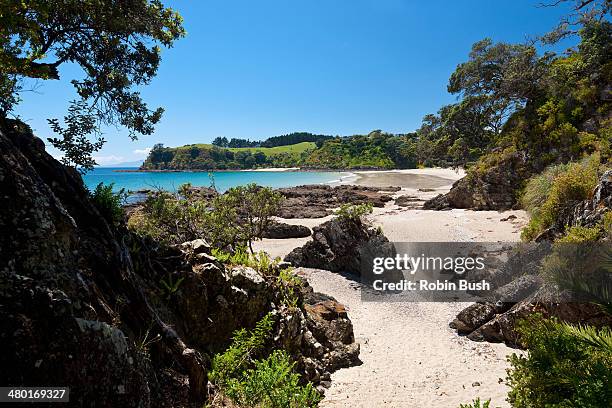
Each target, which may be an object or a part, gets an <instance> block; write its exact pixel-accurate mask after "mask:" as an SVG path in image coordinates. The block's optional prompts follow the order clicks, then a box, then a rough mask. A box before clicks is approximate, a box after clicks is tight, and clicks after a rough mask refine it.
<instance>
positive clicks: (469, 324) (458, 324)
mask: <svg viewBox="0 0 612 408" xmlns="http://www.w3.org/2000/svg"><path fill="white" fill-rule="evenodd" d="M495 314H496V309H495V305H494V304H492V303H474V304H472V305H470V306H468V307H466V308H465V309H463V310H462V311H461V312H459V314H458V315H457V317H456V318H455V319H454V320H453V321H452V322H451V323H450V324H449V326H450V328H452V329H455V330H457V332H458V333H459V334H468V333H471V332H473V331H474V330H475V329H477V328H478V327H480V326H482V325H483V324H485V323H486V322H488V321H489V320H491V319H492V318H493V317H494V316H495Z"/></svg>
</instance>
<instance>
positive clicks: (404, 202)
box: [395, 195, 423, 208]
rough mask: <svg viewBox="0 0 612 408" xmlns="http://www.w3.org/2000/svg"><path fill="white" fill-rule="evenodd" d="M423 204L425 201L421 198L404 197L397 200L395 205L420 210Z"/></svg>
mask: <svg viewBox="0 0 612 408" xmlns="http://www.w3.org/2000/svg"><path fill="white" fill-rule="evenodd" d="M422 202H423V200H421V199H420V198H419V197H417V196H412V195H402V196H399V197H397V198H396V199H395V205H397V206H400V207H410V208H420V207H422Z"/></svg>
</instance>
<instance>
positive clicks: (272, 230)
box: [263, 222, 312, 239]
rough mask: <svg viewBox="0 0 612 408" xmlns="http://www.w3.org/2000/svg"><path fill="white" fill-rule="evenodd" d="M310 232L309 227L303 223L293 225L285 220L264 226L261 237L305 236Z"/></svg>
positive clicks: (285, 237) (284, 237)
mask: <svg viewBox="0 0 612 408" xmlns="http://www.w3.org/2000/svg"><path fill="white" fill-rule="evenodd" d="M311 233H312V232H311V231H310V228H308V227H306V226H304V225H293V224H287V223H285V222H271V223H270V224H269V225H268V227H267V228H266V230H265V232H264V234H263V238H273V239H287V238H305V237H309V236H310V234H311Z"/></svg>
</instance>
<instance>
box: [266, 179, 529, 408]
mask: <svg viewBox="0 0 612 408" xmlns="http://www.w3.org/2000/svg"><path fill="white" fill-rule="evenodd" d="M390 173H394V174H390ZM398 173H399V174H402V175H405V176H406V177H407V178H410V177H413V176H414V175H418V176H436V177H441V178H445V179H448V181H449V182H448V184H447V185H445V186H437V187H436V189H435V191H432V192H419V191H418V190H417V189H415V188H403V189H402V191H400V192H398V193H397V194H396V196H399V195H402V194H411V195H417V196H419V197H422V198H424V199H425V198H429V197H432V196H434V195H436V194H438V193H440V192H444V191H446V190H448V189H449V188H450V184H452V182H453V181H454V180H457V179H458V178H460V177H461V176H462V173H459V174H457V173H454V172H453V171H449V170H444V169H423V170H410V171H393V172H367V173H366V174H377V175H378V176H376V175H375V176H373V177H375V178H369V179H367V180H369V181H370V183H371V185H376V186H378V185H384V182H385V177H388V176H391V178H392V179H393V180H395V181H397V180H398V179H397V176H398ZM371 177H372V176H371ZM387 180H388V178H387ZM360 181H362V182H363V181H364V179H360ZM422 181H423V180H420V181H419V184H421V183H422ZM411 183H412V181H407V182H406V183H405V184H406V185H410V184H411ZM434 184H436V185H437V184H439V180H436V182H435V183H434ZM387 185H388V184H387ZM419 188H421V187H419ZM510 214H514V215H516V216H517V218H516V219H515V220H512V221H500V219H501V218H504V217H507V216H508V215H510ZM328 218H329V217H327V218H325V219H315V220H312V219H311V220H303V219H294V220H283V221H284V222H290V223H292V224H302V225H307V226H309V227H313V226H314V225H317V224H319V223H321V222H323V221H325V220H327V219H328ZM370 219H371V221H372V222H373V223H374V224H375V225H380V226H381V227H382V229H383V232H384V233H385V235H386V236H387V237H388V238H389V239H390V240H391V241H395V242H401V241H405V242H410V241H413V242H414V241H421V242H422V241H482V242H491V241H493V242H494V241H516V240H518V239H519V235H520V228H521V227H522V226H523V225H524V224H525V223H526V220H527V216H526V215H525V213H524V212H522V211H509V212H504V213H499V212H496V211H467V210H452V211H427V210H409V209H402V208H398V207H397V206H395V205H394V204H392V203H390V204H389V205H387V207H385V208H377V209H375V211H374V213H373V214H372V216H371V217H370ZM308 239H309V238H302V239H295V240H293V239H290V240H264V241H262V242H258V243H257V248H258V249H264V250H266V251H268V252H269V253H270V254H271V255H274V256H284V255H285V254H287V253H288V252H290V251H291V249H293V248H295V247H298V246H301V245H303V244H304V242H306V241H308ZM306 274H307V278H308V281H309V282H310V284H311V285H312V286H313V288H314V289H315V290H316V291H319V292H323V293H327V294H329V295H332V296H334V297H335V298H336V299H337V300H338V301H339V302H341V303H343V304H344V305H345V306H346V307H347V309H348V313H349V317H350V318H351V321H352V322H353V326H354V330H355V337H356V341H357V342H359V343H360V344H361V354H360V358H361V360H362V361H363V364H362V365H360V366H357V367H351V368H347V369H342V370H339V371H337V372H336V373H334V374H332V386H331V388H330V389H329V390H327V392H326V397H325V399H324V400H323V402H322V404H321V406H322V407H353V408H354V407H378V406H389V407H420V406H423V407H433V408H435V407H440V408H449V407H450V408H454V407H458V406H459V404H460V403H466V402H469V401H471V400H472V399H473V398H475V397H481V399H482V398H484V399H485V400H486V399H488V398H492V402H493V404H492V406H495V407H497V406H499V407H507V406H509V405H508V404H507V403H506V402H505V398H506V394H507V387H506V385H505V384H504V381H503V380H504V379H505V377H506V368H507V367H508V364H507V362H506V355H507V354H511V353H512V352H516V350H513V349H510V348H508V347H506V346H504V345H502V344H489V343H476V342H472V341H470V340H468V339H467V338H465V337H461V336H458V335H457V334H456V333H455V332H454V331H453V330H451V329H450V328H449V327H448V323H449V321H451V320H452V319H453V318H454V317H455V315H456V314H457V313H458V312H459V311H460V310H461V309H463V308H464V307H465V306H467V304H466V303H425V302H421V303H399V302H389V303H387V302H363V301H362V300H361V294H360V291H359V285H358V284H357V283H355V282H354V281H351V280H348V279H346V278H345V277H343V276H341V275H338V274H335V273H331V272H327V271H314V270H309V271H308V272H307V273H306ZM478 384H479V385H478Z"/></svg>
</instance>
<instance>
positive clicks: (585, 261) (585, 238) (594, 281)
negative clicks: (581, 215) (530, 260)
mask: <svg viewBox="0 0 612 408" xmlns="http://www.w3.org/2000/svg"><path fill="white" fill-rule="evenodd" d="M603 235H604V234H603V229H602V227H601V226H600V225H596V226H595V227H591V228H587V227H581V226H575V227H571V228H569V229H568V230H567V231H566V233H565V235H564V236H563V237H561V238H559V239H557V240H556V241H555V242H554V243H553V247H552V252H551V253H550V254H549V255H547V256H546V257H545V258H544V259H543V260H542V263H541V268H540V274H541V275H542V276H543V277H544V279H545V280H547V281H549V282H551V283H553V284H554V285H555V286H558V287H559V288H560V289H562V290H566V289H567V290H571V291H572V293H574V294H575V295H577V296H580V297H581V299H582V300H583V301H590V302H593V303H596V304H599V305H600V306H602V307H604V308H606V309H610V308H611V307H612V286H610V279H609V276H610V269H611V268H612V247H611V246H610V244H609V243H608V242H606V241H602V240H601V238H603Z"/></svg>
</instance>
